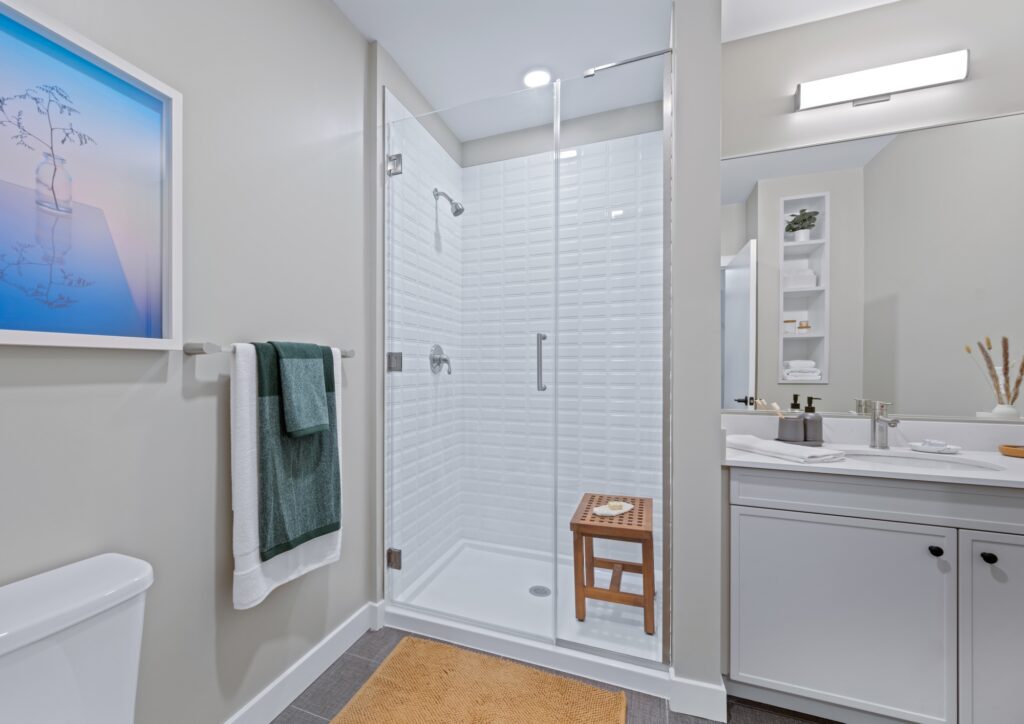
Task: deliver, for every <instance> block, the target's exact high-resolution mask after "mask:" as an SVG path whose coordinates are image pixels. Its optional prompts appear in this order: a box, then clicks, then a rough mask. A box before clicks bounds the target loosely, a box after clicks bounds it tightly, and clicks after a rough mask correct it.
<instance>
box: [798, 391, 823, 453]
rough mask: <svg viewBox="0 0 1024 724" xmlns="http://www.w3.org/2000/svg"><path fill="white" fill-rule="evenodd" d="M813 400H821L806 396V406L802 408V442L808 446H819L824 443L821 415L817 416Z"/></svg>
mask: <svg viewBox="0 0 1024 724" xmlns="http://www.w3.org/2000/svg"><path fill="white" fill-rule="evenodd" d="M815 400H819V401H820V400H821V398H820V397H811V396H810V395H808V396H807V406H806V407H804V414H803V419H804V440H806V441H807V443H808V444H809V445H814V446H820V445H822V444H823V443H824V442H825V438H824V435H823V431H822V421H821V415H819V414H818V413H817V412H816V411H815V409H814V402H815Z"/></svg>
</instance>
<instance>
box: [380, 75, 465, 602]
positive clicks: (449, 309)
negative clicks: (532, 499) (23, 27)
mask: <svg viewBox="0 0 1024 724" xmlns="http://www.w3.org/2000/svg"><path fill="white" fill-rule="evenodd" d="M385 102H386V104H387V105H386V113H387V118H389V119H396V118H398V119H401V120H397V121H395V122H393V123H389V125H388V128H387V131H386V132H387V138H386V143H387V148H388V153H389V154H391V153H401V154H402V157H403V161H404V164H403V172H402V175H400V176H395V177H393V178H392V179H390V180H389V183H388V184H387V194H386V196H385V207H386V208H385V219H386V220H387V221H386V225H387V226H386V229H385V234H386V237H387V240H388V243H387V244H386V245H385V246H386V260H385V263H386V269H387V274H388V278H389V280H390V281H389V284H388V286H387V293H386V300H385V304H386V306H387V309H386V314H387V331H386V337H387V349H388V350H389V351H397V352H401V353H402V355H403V360H404V367H403V370H402V372H400V373H389V374H388V375H387V377H386V385H385V398H386V399H385V405H386V406H387V410H388V412H387V414H386V421H385V445H386V447H385V450H386V455H385V475H386V476H387V478H386V479H387V480H388V481H389V482H390V485H391V486H392V487H391V492H392V495H391V496H388V498H387V499H388V509H387V510H386V514H387V515H388V516H389V517H390V530H391V532H392V540H391V541H390V543H391V545H394V546H397V547H399V548H401V549H402V554H403V561H402V563H403V565H402V571H401V572H397V573H396V574H395V575H394V576H393V578H392V582H393V584H394V586H395V590H394V593H395V595H398V596H400V595H401V594H402V592H403V590H404V588H405V587H406V586H408V585H409V584H410V583H412V582H413V581H414V580H415V579H416V577H417V576H418V575H419V574H421V573H422V572H423V571H424V570H425V569H426V568H427V567H429V566H430V564H431V563H433V561H435V560H436V559H437V558H438V557H440V556H441V555H443V554H444V553H445V552H446V551H447V550H449V549H450V548H451V546H452V545H453V544H454V543H455V542H456V541H457V540H458V539H459V538H460V537H462V535H463V533H462V527H461V521H462V516H461V515H460V511H459V507H458V500H459V480H460V476H461V465H462V458H463V439H462V424H461V414H460V411H459V406H458V404H459V394H458V391H457V387H458V383H459V380H460V379H461V378H460V374H461V372H462V370H461V369H460V364H461V363H462V360H463V358H464V355H463V353H462V351H461V345H460V329H459V327H460V320H459V315H460V310H461V308H462V301H461V282H462V277H461V270H462V238H461V237H462V234H461V226H462V223H461V219H459V218H455V217H453V216H452V215H451V213H450V211H449V207H448V204H447V203H445V202H444V200H443V199H442V200H441V201H440V203H435V200H434V197H433V193H432V192H433V189H434V187H438V188H440V189H441V190H443V191H447V192H448V193H449V194H451V195H452V196H453V197H454V198H456V199H458V198H459V197H460V195H461V193H462V189H461V186H462V169H461V168H460V166H459V165H458V164H457V163H456V162H455V161H454V160H453V159H452V158H451V157H450V156H449V155H448V154H447V153H446V152H445V151H444V149H443V148H442V147H441V146H440V144H438V143H437V142H436V141H435V140H434V139H433V138H432V137H431V136H430V134H429V133H428V132H427V131H426V130H425V129H424V128H423V126H422V125H421V124H420V123H419V121H418V120H416V119H415V118H412V117H410V116H409V114H408V112H407V111H406V110H405V109H404V108H403V107H402V105H401V104H400V103H399V102H398V101H397V100H396V99H395V98H394V96H392V95H391V94H387V96H386V100H385ZM435 343H436V344H440V345H442V346H443V347H444V350H445V352H446V353H447V354H448V355H449V356H450V357H451V358H452V361H453V365H454V368H455V371H456V374H453V375H451V376H449V375H447V374H443V373H442V374H440V375H437V374H434V373H432V372H431V371H430V364H429V354H430V348H431V346H432V345H433V344H435Z"/></svg>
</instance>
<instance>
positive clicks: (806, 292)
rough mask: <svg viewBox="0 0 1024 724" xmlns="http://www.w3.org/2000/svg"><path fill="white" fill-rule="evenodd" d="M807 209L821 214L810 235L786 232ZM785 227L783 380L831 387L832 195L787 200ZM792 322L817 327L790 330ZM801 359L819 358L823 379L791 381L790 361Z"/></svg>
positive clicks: (780, 375)
mask: <svg viewBox="0 0 1024 724" xmlns="http://www.w3.org/2000/svg"><path fill="white" fill-rule="evenodd" d="M801 209H807V210H808V211H817V212H818V218H817V224H815V227H814V228H813V229H811V233H810V239H806V240H799V241H798V240H797V238H796V234H795V233H791V232H787V231H786V223H787V222H788V221H789V218H790V216H791V215H792V214H796V213H799V212H800V210H801ZM779 231H780V234H779V236H780V238H781V239H782V244H781V245H780V249H779V329H778V335H779V369H778V380H779V384H788V385H826V384H828V353H829V332H828V326H829V197H828V193H827V192H823V193H816V194H808V195H804V196H788V197H785V198H783V199H782V202H781V208H780V218H779ZM811 274H813V279H812V278H811V276H810V275H811ZM794 284H799V286H794ZM786 320H795V321H796V322H797V323H799V322H801V321H806V322H809V323H810V325H811V329H810V331H809V332H808V333H806V334H787V333H786V332H785V321H786ZM797 359H809V360H814V362H815V364H816V365H817V368H818V369H819V370H821V379H820V380H806V379H801V380H790V379H786V377H785V373H784V371H785V369H786V365H785V363H786V361H788V360H797Z"/></svg>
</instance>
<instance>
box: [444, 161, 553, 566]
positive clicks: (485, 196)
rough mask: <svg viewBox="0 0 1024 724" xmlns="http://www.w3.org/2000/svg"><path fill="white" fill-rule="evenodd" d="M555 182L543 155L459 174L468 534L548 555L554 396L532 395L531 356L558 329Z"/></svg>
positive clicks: (533, 362) (549, 345)
mask: <svg viewBox="0 0 1024 724" xmlns="http://www.w3.org/2000/svg"><path fill="white" fill-rule="evenodd" d="M553 179H554V168H553V163H552V159H551V154H550V153H546V154H538V155H535V156H529V157H527V158H517V159H512V160H509V161H502V162H497V163H490V164H485V165H481V166H473V167H470V168H467V169H466V170H465V171H464V174H463V193H464V194H465V196H466V209H467V211H466V214H465V216H466V221H465V223H464V226H463V239H464V244H465V248H464V256H463V266H462V293H463V304H464V306H463V310H462V335H463V340H464V341H465V351H466V354H467V356H468V357H467V363H466V374H465V377H464V379H465V383H464V386H463V393H464V399H463V405H462V412H463V419H464V422H465V432H464V434H465V452H466V455H465V459H464V465H463V469H462V495H461V498H460V499H461V500H462V503H463V506H464V520H463V524H464V526H465V528H464V533H465V535H466V536H467V537H469V538H472V539H475V540H481V541H486V542H490V543H499V544H504V545H510V546H516V547H518V548H528V549H532V550H535V551H543V552H547V553H550V551H551V546H552V525H553V521H552V516H551V510H552V506H553V505H554V483H555V463H554V449H555V446H554V437H555V431H554V417H553V412H554V391H553V387H551V386H550V385H549V388H548V391H546V392H540V391H538V390H537V362H536V359H537V358H536V354H537V333H538V332H540V333H544V334H547V335H548V337H549V340H548V342H547V343H546V344H547V351H549V352H550V351H551V350H552V349H553V347H552V342H553V338H554V331H555V330H554V323H555V319H554V307H555V297H554V292H555V288H554V269H555V265H554V229H553V202H554V186H553V183H554V181H553ZM553 370H554V368H553V366H552V365H551V363H550V362H548V364H547V369H546V370H545V372H546V374H547V376H548V379H549V380H550V379H551V375H552V374H553Z"/></svg>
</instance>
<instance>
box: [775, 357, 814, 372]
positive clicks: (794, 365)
mask: <svg viewBox="0 0 1024 724" xmlns="http://www.w3.org/2000/svg"><path fill="white" fill-rule="evenodd" d="M782 364H784V365H785V366H786V368H787V369H791V370H813V369H817V367H818V363H817V362H815V361H814V360H812V359H788V360H786V361H785V362H783V363H782Z"/></svg>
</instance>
